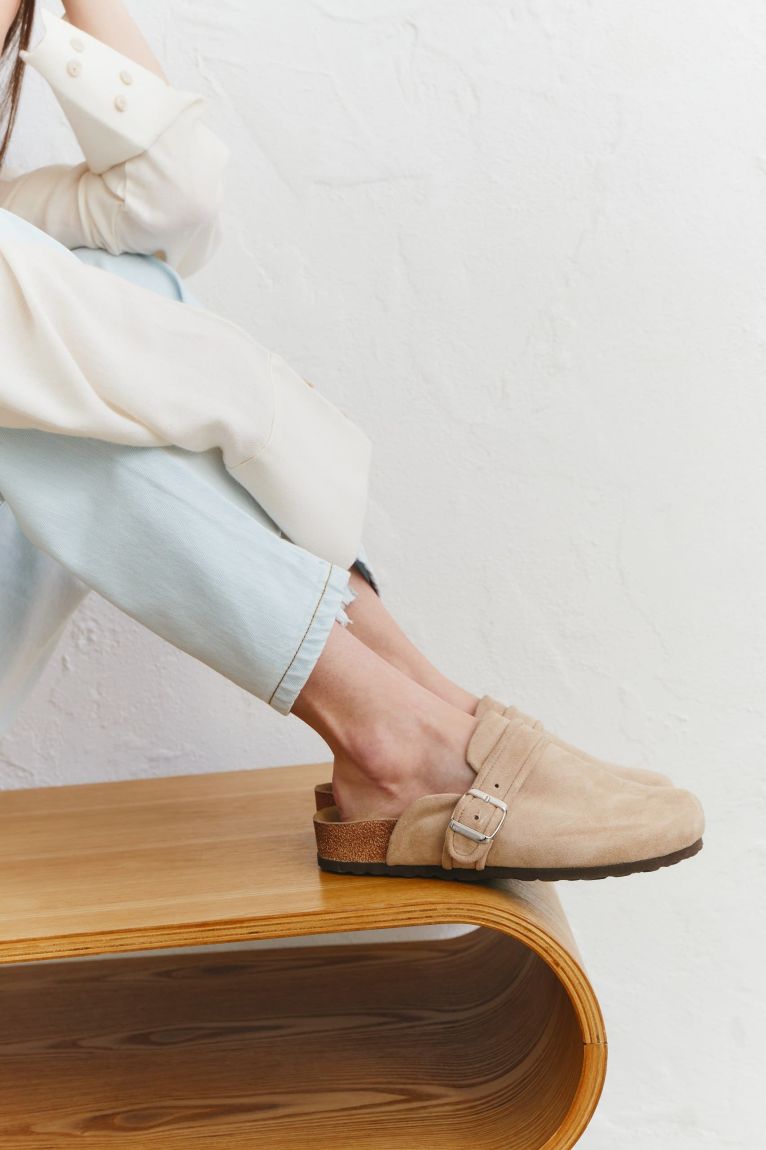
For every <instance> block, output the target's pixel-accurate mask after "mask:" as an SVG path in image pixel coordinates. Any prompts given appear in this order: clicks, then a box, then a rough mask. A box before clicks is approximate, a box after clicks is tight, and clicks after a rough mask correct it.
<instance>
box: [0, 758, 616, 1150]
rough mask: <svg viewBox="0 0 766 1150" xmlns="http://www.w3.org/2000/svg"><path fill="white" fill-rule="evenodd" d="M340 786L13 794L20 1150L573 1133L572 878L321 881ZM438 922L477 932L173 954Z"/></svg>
mask: <svg viewBox="0 0 766 1150" xmlns="http://www.w3.org/2000/svg"><path fill="white" fill-rule="evenodd" d="M326 777H328V767H327V765H326V764H318V765H309V766H299V767H279V768H273V769H269V770H261V771H233V772H229V773H226V774H215V775H196V776H195V775H188V776H181V777H176V778H157V779H141V780H136V781H130V782H118V783H100V784H95V785H87V786H66V787H50V788H42V789H36V790H24V791H8V792H5V793H3V794H0V962H2V963H7V964H11V965H8V966H5V967H3V969H2V970H0V1146H1V1147H2V1148H3V1150H66V1148H67V1147H68V1146H70V1145H78V1146H79V1145H81V1144H82V1145H86V1146H88V1147H91V1148H93V1150H115V1148H120V1147H126V1148H134V1147H136V1148H137V1147H140V1148H141V1150H171V1148H172V1150H195V1148H197V1147H203V1146H204V1147H205V1148H206V1150H209V1148H218V1147H226V1148H227V1150H240V1148H245V1147H247V1148H248V1150H252V1148H255V1147H258V1148H260V1147H264V1148H267V1147H274V1148H275V1150H293V1148H296V1150H297V1148H300V1150H306V1147H307V1146H312V1147H318V1148H320V1150H323V1148H327V1150H336V1148H339V1150H351V1148H353V1150H368V1148H372V1147H375V1148H376V1150H381V1148H386V1150H414V1148H416V1147H417V1148H424V1150H425V1148H430V1147H434V1148H438V1150H458V1148H459V1150H465V1147H467V1146H470V1147H477V1148H481V1147H497V1148H500V1147H503V1148H506V1150H532V1148H535V1150H542V1148H543V1147H544V1148H545V1150H564V1148H565V1147H571V1146H573V1145H574V1144H575V1142H576V1141H577V1139H578V1138H579V1136H580V1135H581V1133H582V1131H583V1130H584V1129H585V1127H586V1125H587V1123H588V1121H589V1119H590V1117H591V1116H592V1114H593V1111H594V1109H595V1107H596V1104H597V1102H598V1098H599V1094H600V1092H601V1087H602V1084H603V1081H604V1073H605V1066H606V1041H605V1035H604V1025H603V1020H602V1017H601V1012H600V1010H599V1006H598V1002H597V999H596V996H595V994H594V992H593V989H592V987H591V985H590V983H589V982H588V979H587V977H586V975H585V973H584V970H583V967H582V963H581V961H580V958H579V956H578V952H577V948H576V946H575V943H574V940H573V938H572V935H571V933H570V930H569V928H568V925H567V922H566V919H565V917H564V914H563V912H562V910H561V906H560V904H559V901H558V898H557V895H556V890H555V887H554V886H553V885H551V884H546V883H512V882H495V883H493V884H492V885H488V884H477V885H469V884H463V883H457V882H445V881H440V880H438V879H429V880H419V879H391V878H380V877H378V878H375V877H351V876H343V875H332V874H324V873H322V872H321V871H320V870H319V869H318V867H317V866H316V860H315V844H314V836H313V830H312V826H311V812H312V809H313V794H312V787H313V784H314V783H315V782H318V781H320V780H322V779H324V778H326ZM429 923H430V924H438V923H465V924H473V925H475V926H478V927H479V928H480V929H478V930H474V931H470V932H467V933H462V934H458V935H453V936H451V937H441V938H436V939H427V940H423V939H409V940H406V941H395V942H390V941H380V940H379V939H378V940H376V941H370V940H369V939H362V940H361V941H360V940H354V941H353V942H347V943H344V944H338V943H331V944H330V945H327V944H325V945H317V944H314V945H313V946H312V945H300V946H294V945H291V946H281V947H274V946H268V947H265V948H260V949H258V948H249V949H239V948H238V949H234V950H227V951H224V952H220V951H219V952H216V951H212V952H211V951H209V950H208V951H206V952H202V953H199V952H194V951H192V952H186V953H182V954H173V953H168V948H178V947H193V946H199V945H201V944H208V943H224V942H234V941H238V942H241V941H244V940H255V939H290V938H294V937H295V936H304V935H312V934H318V933H320V934H321V933H327V932H350V931H362V930H366V929H369V928H386V927H403V926H413V925H415V924H429ZM163 948H165V952H164V953H163ZM145 950H151V951H154V950H156V952H157V953H156V954H151V955H147V956H135V955H134V956H133V957H114V956H115V955H119V953H120V952H126V951H145ZM91 956H101V957H99V958H97V959H94V958H93V957H91ZM104 956H110V957H104ZM62 957H67V958H70V959H71V958H74V959H77V960H78V961H70V962H63V963H62V962H53V963H50V962H47V963H41V962H39V961H37V960H41V959H54V958H62Z"/></svg>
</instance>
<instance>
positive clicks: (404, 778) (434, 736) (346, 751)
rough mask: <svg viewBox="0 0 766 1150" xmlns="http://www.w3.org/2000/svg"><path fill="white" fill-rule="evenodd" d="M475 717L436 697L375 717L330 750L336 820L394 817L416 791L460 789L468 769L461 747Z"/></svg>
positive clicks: (467, 777) (469, 773)
mask: <svg viewBox="0 0 766 1150" xmlns="http://www.w3.org/2000/svg"><path fill="white" fill-rule="evenodd" d="M476 723H477V720H476V719H475V718H473V717H471V716H468V715H466V714H464V713H463V712H462V711H458V710H455V709H454V708H452V707H449V706H447V705H446V704H444V703H442V702H441V701H439V703H438V704H437V706H436V707H435V708H433V709H432V710H429V709H425V710H424V711H418V709H417V708H414V707H413V708H412V709H410V710H408V711H407V712H405V713H404V714H401V713H399V714H397V713H392V714H391V715H389V716H385V717H378V718H376V719H375V720H374V721H373V722H371V723H369V724H367V725H366V727H365V729H364V731H363V732H362V733H361V734H359V733H358V732H356V733H354V732H351V733H349V735H348V737H347V738H346V739H344V744H343V746H342V747H341V748H338V750H336V752H335V758H334V764H333V793H334V795H335V801H336V804H337V806H338V807H339V809H340V813H341V818H354V817H360V814H362V813H363V814H364V815H369V816H370V817H379V818H385V817H389V816H393V817H398V815H399V814H401V812H402V811H403V810H404V808H405V807H406V806H407V805H408V804H409V803H410V802H412V801H414V799H416V798H418V797H419V796H420V795H424V794H429V793H435V792H439V791H442V790H447V791H452V790H457V791H458V792H461V791H462V790H465V789H466V788H467V787H468V786H470V780H471V777H472V775H473V772H472V770H471V768H470V767H468V765H467V763H466V759H465V751H466V746H467V743H468V740H469V738H470V736H471V734H472V732H473V730H474V729H475V726H476Z"/></svg>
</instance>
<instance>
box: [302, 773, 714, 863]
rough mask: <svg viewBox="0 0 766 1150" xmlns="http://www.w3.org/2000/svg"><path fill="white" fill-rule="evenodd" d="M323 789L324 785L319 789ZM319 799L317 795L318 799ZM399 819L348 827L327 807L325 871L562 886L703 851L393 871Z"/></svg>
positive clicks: (696, 847) (321, 813)
mask: <svg viewBox="0 0 766 1150" xmlns="http://www.w3.org/2000/svg"><path fill="white" fill-rule="evenodd" d="M320 786H321V784H320ZM317 797H318V796H317ZM396 823H397V819H355V820H353V821H349V822H343V821H342V820H341V817H340V812H339V811H338V808H337V807H336V806H334V805H333V806H330V805H327V806H324V807H322V809H321V810H318V811H317V812H316V814H315V815H314V831H315V833H316V841H317V862H318V864H319V866H320V868H321V869H322V870H325V871H330V872H332V873H334V874H358V875H362V874H375V875H388V876H391V877H395V878H445V879H452V880H457V881H460V882H483V881H484V880H486V879H494V878H514V879H521V880H527V881H529V882H540V881H542V882H560V881H563V880H567V879H597V878H619V877H622V876H624V875H629V874H637V873H641V872H645V871H654V870H660V869H661V868H662V867H666V866H673V865H674V864H675V863H678V862H681V861H682V860H683V859H687V858H691V857H692V856H693V855H696V854H697V852H698V851H700V850H701V849H702V839H697V841H696V842H694V843H692V844H691V845H690V846H688V847H683V848H682V849H681V850H677V851H673V853H672V854H667V855H661V856H660V857H659V858H651V859H639V860H637V861H635V862H627V863H612V864H610V865H608V866H600V867H558V868H542V867H541V868H529V867H503V866H495V867H493V866H487V867H484V869H483V870H473V869H471V870H467V869H464V868H462V867H453V868H452V869H450V870H448V869H446V868H445V867H440V866H433V865H429V866H389V865H388V864H387V863H386V854H387V851H388V843H389V840H390V838H391V834H392V832H393V829H394V827H395V826H396Z"/></svg>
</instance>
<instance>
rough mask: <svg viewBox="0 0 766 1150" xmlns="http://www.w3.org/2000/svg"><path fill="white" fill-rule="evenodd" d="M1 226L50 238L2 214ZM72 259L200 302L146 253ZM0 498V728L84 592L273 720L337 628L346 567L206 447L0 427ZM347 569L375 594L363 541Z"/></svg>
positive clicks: (348, 594) (345, 599)
mask: <svg viewBox="0 0 766 1150" xmlns="http://www.w3.org/2000/svg"><path fill="white" fill-rule="evenodd" d="M8 229H13V230H14V234H15V235H16V237H17V238H18V235H19V234H26V235H27V236H28V237H29V239H30V240H34V242H40V241H41V239H43V238H44V240H45V241H46V242H49V243H52V244H53V243H55V242H56V241H54V240H52V239H51V238H50V237H49V236H44V235H43V233H41V232H40V231H39V230H38V229H36V228H33V227H31V225H29V224H27V223H26V222H25V221H22V220H20V219H18V218H17V217H13V216H11V215H10V214H9V213H8V212H0V243H2V237H3V233H4V232H5V233H6V234H7V230H8ZM74 254H75V255H76V256H78V257H79V258H80V259H81V260H83V261H85V262H87V263H90V264H95V265H96V266H98V267H101V268H103V269H105V270H107V271H109V272H113V273H115V274H117V275H121V276H124V277H125V278H126V279H129V280H131V281H133V282H134V283H138V284H140V285H141V286H143V287H145V288H146V289H148V290H150V291H156V292H159V293H160V294H163V295H166V296H169V297H171V298H173V299H177V300H180V301H181V302H183V303H186V304H189V305H190V306H200V305H199V301H198V300H196V299H195V297H194V296H193V295H192V294H191V293H190V292H189V290H188V288H187V287H186V285H185V284H184V283H183V281H182V280H181V279H180V278H179V277H178V276H177V274H176V273H175V272H174V271H173V270H172V269H171V268H170V267H169V266H168V265H167V264H165V263H163V262H162V261H160V260H158V259H155V258H154V257H152V256H136V255H120V256H112V255H109V254H108V253H106V252H103V251H97V250H91V249H87V248H79V249H76V251H75V253H74ZM94 322H98V320H97V319H94ZM0 370H2V357H1V356H0ZM211 386H212V383H211ZM0 493H2V494H0V732H2V731H3V730H5V729H7V728H8V726H9V725H10V723H11V721H12V719H13V717H14V715H15V714H16V712H17V710H18V708H19V706H20V705H21V703H22V702H23V700H24V698H25V697H26V696H27V694H28V693H29V691H30V689H31V688H32V686H33V685H34V683H35V682H36V680H37V679H38V677H39V675H40V674H41V672H42V670H43V668H44V667H45V664H46V662H47V661H48V659H49V657H50V655H51V654H52V652H53V650H54V648H55V646H56V643H57V641H58V639H59V637H60V636H61V634H62V632H63V630H64V628H65V626H66V623H67V621H68V620H69V618H70V616H71V615H72V613H73V612H74V611H75V609H76V608H77V606H78V604H79V603H80V602H81V601H82V599H83V598H84V597H85V595H86V594H87V593H88V591H89V590H90V589H93V590H96V591H98V592H99V593H100V594H101V595H102V596H103V597H104V598H105V599H108V600H109V602H111V603H113V604H114V605H115V606H117V607H119V608H120V609H121V610H122V611H124V612H125V613H126V614H127V615H130V616H132V617H133V618H134V619H137V620H138V621H139V622H140V623H142V624H144V625H145V626H146V627H148V628H149V629H150V630H152V631H154V632H155V633H156V634H158V635H160V636H162V638H164V639H167V640H168V641H169V642H170V643H173V644H174V645H175V646H176V647H179V648H180V649H181V650H183V651H186V652H188V653H189V654H191V655H193V656H195V657H196V658H197V659H200V660H201V661H202V662H204V663H207V664H208V665H209V666H211V667H213V668H215V670H217V671H219V672H220V673H221V674H222V675H225V676H226V677H227V678H229V679H231V680H232V681H233V682H235V683H238V684H239V686H241V687H244V688H245V690H247V691H250V692H251V693H252V694H254V695H256V696H257V697H258V698H260V699H262V700H263V701H264V702H266V703H268V704H269V705H270V706H272V707H273V708H274V709H275V710H277V711H279V712H280V713H282V714H287V713H288V712H289V711H290V709H291V707H292V705H293V703H294V701H295V699H296V697H297V695H298V694H299V692H300V690H301V688H302V687H303V685H304V684H305V682H306V680H307V678H308V677H309V675H310V674H311V671H312V670H313V668H314V666H315V664H316V662H317V659H318V658H319V656H320V654H321V652H322V649H323V647H324V644H325V642H326V640H327V637H328V635H329V633H330V630H331V628H332V626H333V624H334V623H335V622H336V621H337V622H339V623H341V624H342V625H345V624H346V623H348V621H349V619H348V615H347V614H346V612H345V609H344V608H345V607H347V606H348V604H349V603H351V602H352V601H353V599H354V598H356V595H355V593H354V591H353V589H352V588H351V587H350V585H349V572H348V571H346V570H345V569H344V568H342V567H338V566H336V565H334V564H332V563H329V562H327V561H326V560H324V559H320V558H319V557H318V556H316V555H313V554H312V553H310V552H309V551H306V550H304V549H303V548H302V547H298V546H296V545H295V544H293V543H292V542H290V541H289V540H288V539H287V538H286V537H285V536H284V535H283V534H282V533H281V531H280V530H279V528H278V527H277V525H276V524H275V523H274V522H273V520H271V519H270V518H269V517H268V516H267V515H266V513H265V512H264V511H263V509H262V508H261V507H260V506H259V505H258V504H257V503H256V502H255V501H254V500H253V499H252V497H251V496H250V495H249V494H248V493H247V492H246V491H245V490H244V488H242V487H240V485H239V484H238V483H237V482H236V481H235V480H234V479H232V478H231V477H230V475H229V474H228V472H227V471H226V469H225V468H224V466H223V463H222V460H221V456H220V453H219V452H217V451H215V452H210V451H209V452H204V453H199V454H197V453H192V452H187V451H182V450H181V449H179V448H175V447H167V448H163V447H158V448H145V447H125V446H122V445H117V444H111V443H102V442H100V441H98V440H94V439H78V438H74V437H70V436H64V435H52V434H48V433H46V432H40V431H19V430H11V429H7V428H0ZM3 500H4V502H3ZM355 567H357V568H358V570H359V571H360V573H361V574H362V575H363V576H364V578H365V579H366V580H367V581H368V583H370V585H371V586H372V587H373V589H374V590H375V591H376V592H378V593H379V587H378V584H377V580H376V579H375V577H374V575H373V573H372V570H371V568H370V566H369V563H368V560H367V556H366V554H365V552H364V550H363V549H362V551H361V553H360V555H359V557H358V559H357V561H356V563H355Z"/></svg>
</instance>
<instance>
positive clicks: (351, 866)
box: [317, 839, 702, 882]
mask: <svg viewBox="0 0 766 1150" xmlns="http://www.w3.org/2000/svg"><path fill="white" fill-rule="evenodd" d="M701 850H702V839H697V841H696V843H692V844H691V846H688V847H683V848H682V849H681V850H678V851H673V853H672V854H669V855H661V856H660V857H659V858H653V859H639V860H638V861H637V862H628V863H612V864H611V865H610V866H597V867H556V868H548V869H545V868H534V867H532V868H530V867H510V866H488V867H485V868H484V870H466V869H464V868H463V867H453V869H452V870H446V869H445V868H444V867H440V866H388V865H387V864H386V863H380V862H339V861H338V860H337V859H327V858H322V856H321V855H317V862H318V863H319V866H320V867H321V869H322V870H324V871H329V872H330V873H332V874H359V875H363V874H376V875H386V876H388V877H390V878H444V879H451V880H452V881H457V882H483V881H484V880H485V879H493V878H515V879H521V880H523V881H527V882H561V881H566V880H573V879H596V878H622V877H624V876H625V875H629V874H641V873H643V872H645V871H653V870H660V869H661V868H662V867H666V866H674V865H675V863H679V862H682V861H683V859H688V858H691V857H692V856H693V855H696V854H697V853H698V852H699V851H701Z"/></svg>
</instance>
